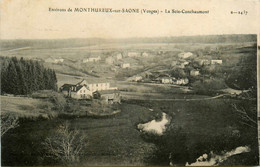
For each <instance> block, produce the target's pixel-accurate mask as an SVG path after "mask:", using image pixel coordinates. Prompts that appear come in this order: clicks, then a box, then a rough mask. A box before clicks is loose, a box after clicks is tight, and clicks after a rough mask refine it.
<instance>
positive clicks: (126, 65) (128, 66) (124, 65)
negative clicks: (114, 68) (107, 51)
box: [121, 63, 130, 68]
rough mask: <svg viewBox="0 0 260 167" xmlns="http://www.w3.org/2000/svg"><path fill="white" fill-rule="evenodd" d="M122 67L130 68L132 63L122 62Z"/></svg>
mask: <svg viewBox="0 0 260 167" xmlns="http://www.w3.org/2000/svg"><path fill="white" fill-rule="evenodd" d="M121 68H130V63H122V64H121Z"/></svg>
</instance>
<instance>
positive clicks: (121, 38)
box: [0, 33, 259, 41]
mask: <svg viewBox="0 0 260 167" xmlns="http://www.w3.org/2000/svg"><path fill="white" fill-rule="evenodd" d="M239 35H241V36H243V35H255V36H259V35H258V34H257V33H241V34H236V33H232V34H229V33H227V34H203V35H173V36H153V37H144V36H140V37H110V38H106V37H68V38H1V37H0V41H1V40H70V39H79V40H80V39H82V40H84V39H101V40H129V39H156V38H181V37H206V36H239Z"/></svg>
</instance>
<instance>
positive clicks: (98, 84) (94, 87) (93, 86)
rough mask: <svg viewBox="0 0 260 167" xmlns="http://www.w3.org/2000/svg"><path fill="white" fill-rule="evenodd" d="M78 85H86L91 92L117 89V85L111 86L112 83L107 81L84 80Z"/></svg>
mask: <svg viewBox="0 0 260 167" xmlns="http://www.w3.org/2000/svg"><path fill="white" fill-rule="evenodd" d="M77 85H82V86H86V87H87V88H88V89H89V90H90V92H92V93H93V92H95V91H101V90H116V89H117V87H110V83H109V82H106V81H91V80H89V81H86V80H84V79H83V80H82V81H80V82H79V83H78V84H77Z"/></svg>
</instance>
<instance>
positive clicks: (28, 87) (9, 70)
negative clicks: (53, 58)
mask: <svg viewBox="0 0 260 167" xmlns="http://www.w3.org/2000/svg"><path fill="white" fill-rule="evenodd" d="M46 89H47V90H55V91H56V90H57V78H56V74H55V71H54V70H52V69H46V68H44V67H43V65H42V64H40V63H39V62H37V61H32V60H25V59H23V58H20V59H17V58H16V57H12V58H7V57H4V58H2V59H1V94H4V93H9V94H14V95H28V94H31V93H32V92H34V91H37V90H46Z"/></svg>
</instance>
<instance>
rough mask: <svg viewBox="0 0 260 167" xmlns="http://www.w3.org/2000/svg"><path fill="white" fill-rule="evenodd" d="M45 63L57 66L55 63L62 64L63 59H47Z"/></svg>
mask: <svg viewBox="0 0 260 167" xmlns="http://www.w3.org/2000/svg"><path fill="white" fill-rule="evenodd" d="M45 62H47V63H55V64H57V63H63V62H64V59H62V58H57V59H56V58H52V57H49V58H47V59H45Z"/></svg>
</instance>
